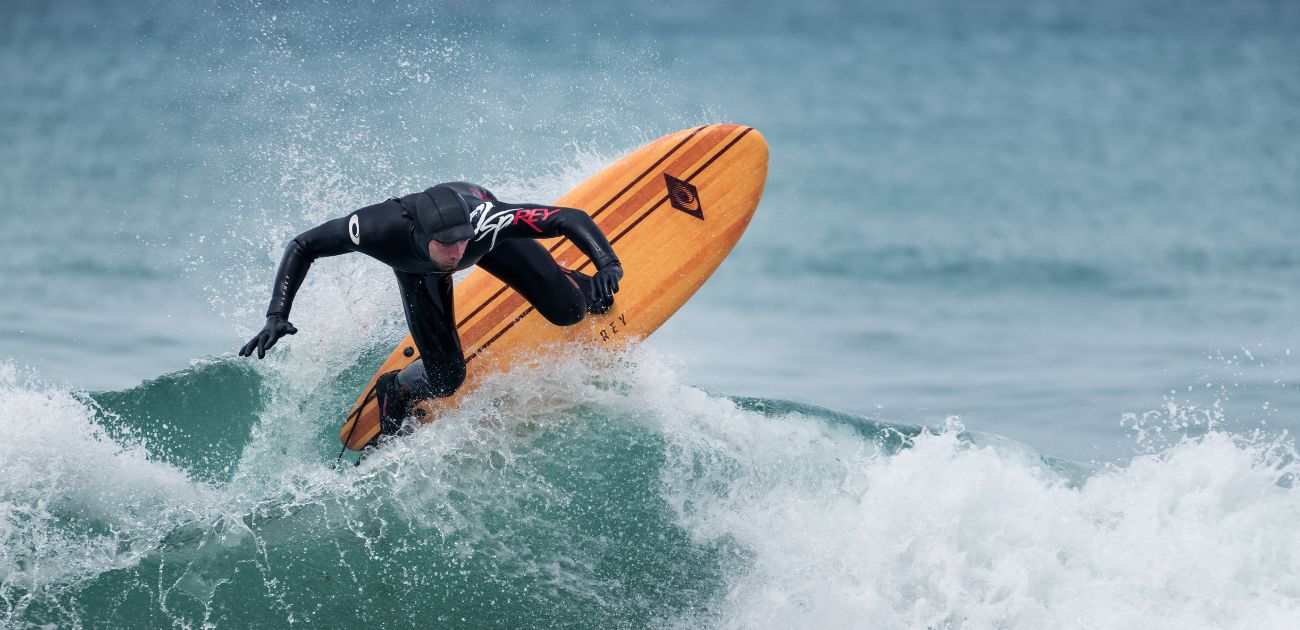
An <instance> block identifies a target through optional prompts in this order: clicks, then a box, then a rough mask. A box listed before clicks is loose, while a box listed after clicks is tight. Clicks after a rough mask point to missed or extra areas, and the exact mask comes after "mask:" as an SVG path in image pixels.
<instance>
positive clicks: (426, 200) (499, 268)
mask: <svg viewBox="0 0 1300 630" xmlns="http://www.w3.org/2000/svg"><path fill="white" fill-rule="evenodd" d="M558 236H563V237H565V238H568V239H569V240H570V241H573V243H574V244H575V245H577V246H578V249H580V250H582V253H583V254H586V256H587V258H590V259H591V262H592V263H593V264H594V265H595V267H596V273H595V274H594V275H592V276H588V275H586V274H583V273H579V272H577V271H572V270H569V269H565V268H563V267H561V266H560V265H559V264H558V263H556V262H555V260H554V259H553V258H551V255H550V253H548V252H547V251H546V248H544V247H542V245H541V243H538V242H537V240H536V239H541V238H553V237H558ZM348 252H361V253H363V254H366V255H368V256H370V257H372V258H375V259H377V260H379V261H380V262H383V263H384V264H386V265H388V266H390V267H392V268H393V273H395V274H396V275H397V285H398V288H399V290H400V291H401V296H402V308H403V310H404V311H405V313H406V324H407V326H408V327H409V328H410V330H411V337H412V338H414V340H415V345H416V348H418V349H419V351H420V360H418V361H415V362H413V363H411V364H410V365H409V366H407V367H406V368H405V369H402V370H400V371H396V370H395V371H393V372H389V373H387V374H384V375H382V376H380V377H379V380H378V382H377V384H376V386H375V393H376V395H377V396H378V397H379V405H380V409H381V412H380V413H381V417H382V420H381V426H382V432H383V433H385V434H388V433H395V432H397V431H398V430H399V429H400V428H401V423H402V421H403V419H404V418H405V417H406V416H407V414H408V412H409V407H410V405H411V404H412V403H414V402H417V401H419V400H423V399H425V398H438V397H445V396H450V395H451V394H453V393H454V392H455V391H456V390H457V389H458V388H459V387H460V385H461V383H462V382H464V380H465V355H464V352H463V351H462V349H461V346H460V335H459V334H458V333H457V332H456V317H455V313H454V310H455V309H454V305H453V302H452V273H454V272H456V271H460V270H462V269H467V268H469V267H471V266H473V265H475V264H477V265H478V266H480V267H482V268H483V269H484V270H485V271H487V272H488V273H490V274H492V275H493V276H496V277H497V278H498V279H500V280H501V281H502V282H504V283H506V284H507V285H509V286H510V287H511V288H513V289H514V290H516V291H518V292H519V293H520V294H522V295H523V296H524V297H525V298H526V299H527V300H528V301H529V303H531V304H532V305H533V307H534V308H536V309H537V311H538V312H540V313H541V314H542V315H543V316H544V317H546V319H547V320H549V321H550V322H551V323H553V324H555V325H557V326H570V325H573V324H576V323H578V322H580V321H582V319H583V317H584V316H585V315H586V313H597V314H599V313H604V312H605V311H607V310H609V308H610V307H611V306H612V305H613V302H614V294H615V293H617V292H618V282H619V280H620V279H622V277H623V267H622V265H621V264H620V263H619V260H618V257H617V256H615V255H614V250H613V248H612V247H611V246H610V244H609V240H608V239H606V238H605V235H604V233H602V232H601V231H600V228H599V227H598V226H597V225H596V222H595V221H593V220H592V219H591V217H590V216H589V215H587V213H585V212H583V211H581V210H577V209H574V208H561V207H555V206H543V205H538V204H517V203H504V202H502V201H500V200H499V199H497V198H496V196H495V195H493V194H492V193H491V192H488V190H487V189H485V188H483V187H482V186H477V185H474V184H469V183H465V182H451V183H446V184H438V185H437V186H433V187H432V188H429V189H427V190H425V191H423V192H418V193H412V194H409V195H406V196H404V197H401V198H394V199H389V200H387V201H384V202H383V203H379V204H375V205H372V206H367V207H365V208H361V209H360V210H357V211H355V212H353V213H351V214H349V215H347V216H345V217H340V218H337V219H333V220H330V221H326V222H325V223H323V224H321V225H319V226H317V227H314V228H312V229H310V230H307V231H306V232H303V233H302V234H299V235H298V236H297V237H295V238H294V239H293V240H292V241H290V242H289V245H288V247H286V248H285V251H284V258H282V259H281V261H280V267H279V270H278V271H276V274H275V285H274V286H273V287H272V290H271V304H270V306H268V307H267V309H266V325H265V326H264V327H263V328H262V330H261V332H259V333H257V335H256V336H254V337H253V339H252V340H250V341H249V342H248V343H246V344H244V347H243V348H241V349H240V350H239V355H240V356H245V357H246V356H252V354H253V353H254V352H256V353H257V358H259V359H261V358H263V357H265V356H266V351H267V350H269V349H270V348H271V347H272V346H274V345H275V342H276V341H277V340H279V339H280V338H281V337H283V336H285V335H292V334H295V333H297V332H298V329H297V328H295V327H294V325H293V324H291V323H289V309H290V307H292V305H293V298H294V294H295V293H297V291H298V287H299V286H301V285H302V281H303V279H304V278H305V277H306V275H307V270H308V269H309V268H310V267H311V264H312V262H313V261H315V260H316V259H317V258H321V257H325V256H337V255H339V254H345V253H348Z"/></svg>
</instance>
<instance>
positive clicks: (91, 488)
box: [0, 364, 209, 612]
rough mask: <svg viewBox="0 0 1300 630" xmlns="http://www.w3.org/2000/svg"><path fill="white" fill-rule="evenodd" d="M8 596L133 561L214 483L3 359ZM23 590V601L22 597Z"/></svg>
mask: <svg viewBox="0 0 1300 630" xmlns="http://www.w3.org/2000/svg"><path fill="white" fill-rule="evenodd" d="M0 435H4V436H5V439H4V440H3V441H0V595H3V598H4V599H5V600H6V602H7V604H8V605H7V606H5V609H7V611H3V610H0V611H3V612H14V611H20V610H21V609H22V607H23V605H24V601H25V600H26V599H27V598H30V597H31V596H32V593H33V592H36V591H39V590H40V589H43V588H48V587H51V586H56V585H59V584H65V583H69V582H74V581H76V580H78V579H80V578H83V577H90V576H93V575H96V574H98V573H102V572H103V571H107V570H111V569H114V568H118V567H123V566H129V565H132V564H134V563H135V562H136V561H138V559H139V558H140V557H142V556H143V555H144V554H147V553H149V552H150V551H152V550H153V549H154V548H155V547H156V545H157V543H158V541H160V540H161V539H162V538H163V536H165V535H166V534H167V532H168V531H169V530H170V529H171V528H172V527H173V526H174V525H175V524H176V523H179V522H182V521H184V520H186V519H188V518H190V517H191V516H192V515H193V513H194V510H195V509H200V506H202V505H204V504H205V503H206V501H205V497H206V496H207V494H208V493H209V488H208V487H207V486H205V485H204V484H202V483H198V482H195V481H193V480H191V479H190V478H189V477H188V476H187V475H186V474H185V473H184V472H183V471H181V470H178V469H176V468H174V467H172V466H169V465H167V464H164V463H160V462H157V461H153V460H151V459H150V458H149V455H148V453H147V452H146V450H145V449H144V448H143V447H142V446H140V445H139V444H133V443H130V440H129V439H128V440H125V441H115V440H114V439H113V438H111V437H110V436H109V435H108V434H107V433H106V432H105V431H104V429H103V428H102V427H101V426H100V425H99V423H98V422H96V420H95V409H94V408H93V407H92V406H91V404H90V403H88V402H87V401H86V400H85V399H84V398H82V397H81V396H78V395H75V394H73V393H71V392H69V391H66V390H62V389H59V388H56V387H52V386H48V385H41V384H38V383H36V382H35V381H34V379H32V377H30V376H26V377H24V376H20V375H19V374H18V372H17V370H16V369H15V368H14V366H13V365H10V364H4V365H0ZM14 598H17V599H14Z"/></svg>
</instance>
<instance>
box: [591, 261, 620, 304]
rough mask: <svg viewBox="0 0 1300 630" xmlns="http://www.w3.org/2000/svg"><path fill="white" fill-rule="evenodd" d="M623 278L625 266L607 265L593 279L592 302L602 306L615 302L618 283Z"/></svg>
mask: <svg viewBox="0 0 1300 630" xmlns="http://www.w3.org/2000/svg"><path fill="white" fill-rule="evenodd" d="M622 278H623V266H622V265H620V264H618V263H613V264H609V265H605V266H604V267H601V268H600V271H597V272H596V275H594V276H592V277H591V302H592V303H593V304H601V303H606V302H613V301H614V294H615V293H618V281H619V280H621V279H622Z"/></svg>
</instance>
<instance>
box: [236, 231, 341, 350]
mask: <svg viewBox="0 0 1300 630" xmlns="http://www.w3.org/2000/svg"><path fill="white" fill-rule="evenodd" d="M350 245H351V239H350V238H349V236H348V218H347V217H343V218H338V219H333V220H331V221H326V222H325V223H322V224H321V225H318V226H316V227H314V228H312V229H310V230H307V231H306V232H303V233H302V234H299V235H298V236H296V237H294V239H293V240H291V241H289V245H288V246H287V247H285V248H284V256H283V257H281V258H280V267H279V269H277V270H276V272H275V283H274V285H272V287H271V303H270V304H269V305H268V306H267V307H266V324H265V325H264V326H263V327H262V330H261V331H260V332H258V333H257V334H256V335H254V336H253V338H252V339H251V340H249V342H248V343H246V344H244V347H242V348H240V349H239V356H241V357H247V356H252V354H253V351H257V358H259V359H261V358H264V357H265V356H266V351H267V350H270V349H271V346H274V345H275V342H276V341H278V340H279V339H280V337H283V336H285V335H292V334H295V333H297V332H298V329H297V328H295V327H294V325H293V324H291V323H289V310H290V309H292V308H293V297H294V295H295V294H297V293H298V287H300V286H302V281H303V280H304V279H305V278H306V277H307V270H308V269H311V263H312V261H314V260H316V259H317V258H321V257H324V256H337V255H339V254H344V253H347V252H350V251H353V249H352V247H350Z"/></svg>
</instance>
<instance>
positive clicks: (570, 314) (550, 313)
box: [533, 269, 587, 326]
mask: <svg viewBox="0 0 1300 630" xmlns="http://www.w3.org/2000/svg"><path fill="white" fill-rule="evenodd" d="M585 278H586V276H584V275H582V274H579V273H577V272H572V271H569V270H567V269H565V270H561V272H560V273H559V274H557V275H556V277H555V280H554V281H552V283H551V286H550V290H549V291H547V292H546V299H545V301H544V302H542V303H540V304H534V305H533V306H535V307H536V308H537V311H538V312H540V313H541V314H542V317H545V318H546V321H548V322H551V323H552V324H555V325H556V326H572V325H574V324H576V323H578V322H580V321H582V320H583V319H585V318H586V316H587V297H586V294H585V293H584V292H583V285H581V284H579V282H580V280H581V279H585Z"/></svg>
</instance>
